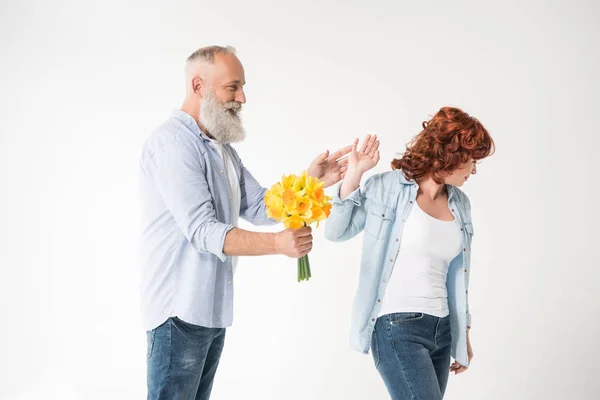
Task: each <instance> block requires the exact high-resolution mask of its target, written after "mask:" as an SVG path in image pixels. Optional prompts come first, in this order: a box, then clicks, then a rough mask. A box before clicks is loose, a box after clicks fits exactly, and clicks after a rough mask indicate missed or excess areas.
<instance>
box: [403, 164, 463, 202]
mask: <svg viewBox="0 0 600 400" xmlns="http://www.w3.org/2000/svg"><path fill="white" fill-rule="evenodd" d="M396 171H397V172H398V180H399V181H400V184H402V185H415V188H418V187H419V185H418V184H417V182H416V181H415V180H414V179H408V178H406V176H404V172H402V169H397V170H396ZM446 190H447V191H448V201H451V200H452V199H453V198H454V196H455V193H456V190H457V188H456V187H454V186H452V185H446Z"/></svg>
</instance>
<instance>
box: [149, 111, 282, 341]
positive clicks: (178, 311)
mask: <svg viewBox="0 0 600 400" xmlns="http://www.w3.org/2000/svg"><path fill="white" fill-rule="evenodd" d="M223 151H227V152H228V154H229V156H230V157H231V159H232V161H233V163H234V167H235V168H236V172H237V175H238V176H239V177H240V191H241V206H240V217H241V218H243V219H245V220H247V221H249V222H250V223H252V224H254V225H272V224H276V222H275V221H273V220H271V219H269V218H267V215H266V209H265V205H264V200H263V199H264V193H265V189H264V188H263V187H261V186H260V185H259V184H258V182H257V181H256V180H255V179H254V177H253V176H252V175H251V174H250V172H248V170H247V169H246V168H245V167H244V165H243V164H242V162H241V160H240V158H239V156H238V154H237V152H236V151H235V150H234V149H233V147H231V146H230V145H225V146H223ZM229 192H230V186H229V182H228V181H227V177H226V175H225V166H224V165H223V160H222V158H221V157H220V156H219V153H218V152H217V151H216V150H215V149H214V148H213V147H212V146H211V143H210V139H209V138H208V137H207V136H206V135H205V134H204V133H203V132H202V131H201V130H200V128H199V127H198V124H197V123H196V121H195V120H194V119H193V118H192V117H191V116H190V115H189V114H187V113H185V112H183V111H180V110H175V111H173V113H172V115H171V117H170V118H169V119H168V120H167V121H165V122H164V123H162V124H161V125H160V126H159V127H158V128H157V129H156V130H155V131H154V132H153V133H152V134H151V135H150V137H149V138H148V140H147V141H146V143H145V144H144V147H143V150H142V155H141V159H140V197H141V213H142V216H141V217H142V218H141V270H142V274H141V312H142V321H143V324H144V327H145V329H146V330H151V329H154V328H156V327H157V326H159V325H161V324H162V323H163V322H165V321H166V320H167V319H168V318H169V317H171V316H177V317H179V318H181V319H182V320H183V321H186V322H189V323H191V324H195V325H200V326H204V327H208V328H225V327H228V326H231V323H232V320H233V266H232V258H231V257H229V256H226V255H225V254H224V253H223V244H224V242H225V236H226V235H227V232H229V231H230V230H231V229H233V225H232V222H233V221H231V209H230V204H231V203H230V202H231V200H230V193H229Z"/></svg>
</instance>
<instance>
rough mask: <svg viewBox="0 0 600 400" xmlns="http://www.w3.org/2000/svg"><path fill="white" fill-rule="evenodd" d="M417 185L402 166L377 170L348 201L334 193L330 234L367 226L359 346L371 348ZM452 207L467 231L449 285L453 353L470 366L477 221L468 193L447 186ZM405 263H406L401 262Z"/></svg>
mask: <svg viewBox="0 0 600 400" xmlns="http://www.w3.org/2000/svg"><path fill="white" fill-rule="evenodd" d="M418 189H419V186H418V184H417V183H416V182H415V181H412V180H408V179H406V177H405V176H404V174H403V173H402V172H401V171H400V170H396V171H390V172H386V173H383V174H378V175H374V176H372V177H371V178H369V179H368V180H367V181H366V182H365V184H364V185H363V187H362V188H359V189H356V190H355V191H354V192H353V193H351V194H350V195H349V196H348V197H346V198H345V199H344V200H341V199H340V197H339V193H338V195H336V196H335V197H334V200H333V208H332V211H331V215H330V217H329V218H328V219H327V222H326V227H325V237H326V238H327V239H329V240H331V241H336V242H338V241H345V240H349V239H351V238H353V237H354V236H356V235H358V234H359V233H361V232H362V231H363V230H364V231H365V235H364V236H363V250H362V260H361V265H360V279H359V284H358V290H357V292H356V297H355V300H354V306H353V311H352V319H351V331H350V343H351V345H352V347H353V348H355V349H356V350H358V351H360V352H362V353H365V354H367V353H368V352H369V348H370V343H371V335H372V334H373V330H374V328H375V322H376V320H377V316H378V314H379V309H380V307H381V299H383V297H384V293H385V289H386V286H387V283H388V282H389V278H390V275H391V274H392V270H393V267H394V263H395V262H396V256H397V255H398V250H399V249H400V243H401V242H402V232H403V229H404V225H405V222H406V220H407V219H408V216H409V215H410V213H411V210H412V207H413V205H414V204H415V202H416V198H417V191H418ZM447 189H448V207H449V209H450V211H451V212H452V215H453V216H454V218H455V221H456V223H457V224H458V225H459V227H460V230H461V234H462V246H461V253H460V254H459V255H458V256H456V257H455V258H454V259H453V260H452V261H451V262H450V265H449V267H448V275H447V278H446V288H447V291H448V307H449V309H450V325H451V329H452V356H453V357H454V359H455V360H456V361H458V362H459V363H460V364H461V365H463V366H468V365H469V360H468V355H467V337H466V334H467V326H471V321H470V320H471V317H470V314H469V305H468V296H467V294H468V292H467V289H468V287H469V269H470V258H471V240H472V238H473V224H472V221H471V207H470V203H469V199H468V198H467V196H466V195H465V194H464V193H463V192H462V191H461V190H460V189H458V188H457V187H454V186H450V185H448V186H447ZM400 267H401V266H400Z"/></svg>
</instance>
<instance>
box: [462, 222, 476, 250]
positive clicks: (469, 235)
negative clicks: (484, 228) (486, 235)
mask: <svg viewBox="0 0 600 400" xmlns="http://www.w3.org/2000/svg"><path fill="white" fill-rule="evenodd" d="M464 225H465V232H467V243H468V244H469V247H471V242H472V240H473V234H474V231H473V222H465V224H464Z"/></svg>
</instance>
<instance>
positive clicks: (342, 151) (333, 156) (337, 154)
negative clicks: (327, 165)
mask: <svg viewBox="0 0 600 400" xmlns="http://www.w3.org/2000/svg"><path fill="white" fill-rule="evenodd" d="M355 143H356V144H357V145H358V139H356V140H355ZM353 147H354V145H352V146H346V147H344V148H342V149H339V150H338V151H336V152H335V153H331V155H330V156H329V158H330V159H332V160H338V159H340V158H342V157H344V156H345V155H346V154H348V153H350V152H351V151H352V148H353Z"/></svg>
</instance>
